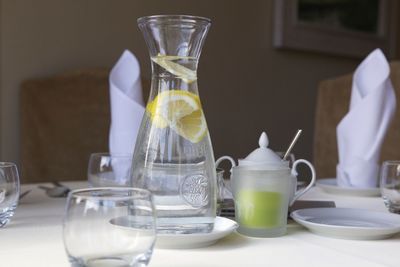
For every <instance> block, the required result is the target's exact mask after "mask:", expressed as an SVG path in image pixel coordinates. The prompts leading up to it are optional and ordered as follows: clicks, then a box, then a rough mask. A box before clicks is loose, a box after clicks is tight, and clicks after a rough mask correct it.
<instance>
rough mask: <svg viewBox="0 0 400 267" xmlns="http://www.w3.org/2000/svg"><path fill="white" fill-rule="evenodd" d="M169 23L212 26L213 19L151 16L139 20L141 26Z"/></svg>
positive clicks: (185, 16) (186, 16)
mask: <svg viewBox="0 0 400 267" xmlns="http://www.w3.org/2000/svg"><path fill="white" fill-rule="evenodd" d="M167 22H179V24H182V22H185V23H188V24H193V25H199V23H200V24H210V23H211V19H209V18H206V17H200V16H192V15H151V16H144V17H140V18H138V19H137V23H138V24H139V26H140V25H142V24H147V23H157V24H158V23H160V24H165V23H167Z"/></svg>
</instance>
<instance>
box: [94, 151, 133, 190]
mask: <svg viewBox="0 0 400 267" xmlns="http://www.w3.org/2000/svg"><path fill="white" fill-rule="evenodd" d="M131 165H132V154H110V153H92V154H91V155H90V159H89V165H88V182H89V185H90V186H92V187H103V186H111V187H113V186H130V176H131V175H130V174H131Z"/></svg>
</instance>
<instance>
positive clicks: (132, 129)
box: [109, 50, 144, 155]
mask: <svg viewBox="0 0 400 267" xmlns="http://www.w3.org/2000/svg"><path fill="white" fill-rule="evenodd" d="M109 82H110V101H111V103H110V104H111V126H110V135H109V149H110V153H111V155H113V154H114V155H115V154H118V155H121V154H123V155H126V154H133V150H134V147H135V142H136V137H137V134H138V131H139V127H140V123H141V120H142V116H143V113H144V102H143V95H142V84H141V80H140V66H139V62H138V60H137V59H136V57H135V56H134V55H133V54H132V53H131V52H130V51H129V50H125V51H124V52H123V54H122V56H121V57H120V58H119V60H118V62H117V63H116V64H115V66H114V67H113V69H112V70H111V73H110V77H109Z"/></svg>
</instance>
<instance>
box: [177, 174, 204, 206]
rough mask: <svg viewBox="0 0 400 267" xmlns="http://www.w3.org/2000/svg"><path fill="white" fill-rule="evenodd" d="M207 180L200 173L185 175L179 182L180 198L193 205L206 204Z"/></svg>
mask: <svg viewBox="0 0 400 267" xmlns="http://www.w3.org/2000/svg"><path fill="white" fill-rule="evenodd" d="M208 188H209V182H208V179H207V177H205V176H204V175H202V174H195V175H190V176H187V177H186V178H185V179H184V180H183V182H182V184H181V196H182V198H183V199H184V200H185V201H186V202H187V203H189V204H190V205H191V206H193V207H203V206H205V205H207V204H208V191H209V190H208Z"/></svg>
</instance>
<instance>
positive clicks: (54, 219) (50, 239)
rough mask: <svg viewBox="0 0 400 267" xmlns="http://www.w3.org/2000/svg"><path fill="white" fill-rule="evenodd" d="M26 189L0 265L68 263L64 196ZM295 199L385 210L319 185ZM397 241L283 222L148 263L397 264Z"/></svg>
mask: <svg viewBox="0 0 400 267" xmlns="http://www.w3.org/2000/svg"><path fill="white" fill-rule="evenodd" d="M63 184H65V185H67V186H70V187H72V188H81V187H87V186H88V185H87V182H71V183H70V182H66V183H63ZM47 185H48V184H47ZM27 189H33V190H32V192H31V193H29V194H28V195H27V196H26V197H24V198H23V199H22V201H21V202H20V204H19V206H18V208H17V210H16V215H15V216H14V217H13V218H12V220H11V222H10V223H9V224H8V225H7V226H6V227H5V228H1V229H0V235H1V240H2V242H0V265H1V266H7V267H21V266H30V267H54V266H57V267H64V266H65V267H67V266H70V265H69V263H68V259H67V255H66V253H65V250H64V246H63V241H62V216H63V214H64V207H65V201H66V199H65V198H61V199H60V198H49V197H47V196H46V195H45V193H44V191H43V190H41V189H38V188H37V185H36V184H35V185H33V184H31V185H23V186H22V189H21V191H22V192H24V191H25V190H27ZM301 199H303V200H333V201H335V203H336V206H337V207H350V208H365V209H371V210H377V211H383V212H387V209H386V208H385V206H384V204H383V201H382V199H381V198H378V197H368V198H363V197H345V196H338V195H330V194H326V193H324V192H323V191H322V190H320V189H319V188H312V189H311V190H310V191H309V192H307V193H306V194H305V195H304V196H303V197H301ZM399 240H400V234H398V235H396V236H395V237H393V238H391V239H387V240H379V241H355V240H343V239H334V238H327V237H323V236H318V235H315V234H312V233H310V232H309V231H307V230H306V229H305V228H303V227H301V226H299V225H298V224H296V223H294V222H293V221H289V226H288V234H287V235H285V236H282V237H278V238H250V237H245V236H241V235H239V234H237V233H233V234H231V235H230V236H228V237H226V238H224V239H222V240H220V241H219V242H218V243H216V244H215V245H213V246H210V247H205V248H200V249H191V250H172V249H159V248H157V247H156V248H155V249H154V254H153V258H152V260H151V261H150V264H149V267H158V266H160V267H161V266H163V267H187V266H193V267H197V266H221V267H223V266H229V267H239V266H240V267H243V266H255V267H258V266H260V267H264V266H280V267H286V266H287V267H293V266H296V267H314V266H315V267H316V266H318V267H320V266H324V267H337V266H354V267H358V266H360V267H361V266H362V267H383V266H393V267H398V266H400V257H399V256H398V247H399Z"/></svg>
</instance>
